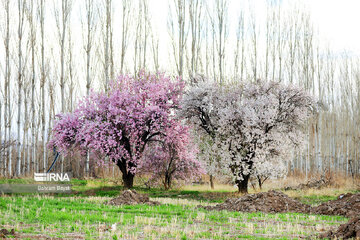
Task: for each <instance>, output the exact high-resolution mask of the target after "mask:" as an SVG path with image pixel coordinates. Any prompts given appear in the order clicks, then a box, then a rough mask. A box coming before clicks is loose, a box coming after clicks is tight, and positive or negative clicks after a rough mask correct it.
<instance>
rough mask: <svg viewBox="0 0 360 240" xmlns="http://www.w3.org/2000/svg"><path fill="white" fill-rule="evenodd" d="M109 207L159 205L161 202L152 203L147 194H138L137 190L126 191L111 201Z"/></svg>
mask: <svg viewBox="0 0 360 240" xmlns="http://www.w3.org/2000/svg"><path fill="white" fill-rule="evenodd" d="M107 204H108V205H114V206H117V205H134V204H147V205H159V204H160V203H159V202H155V201H150V199H149V196H148V195H147V194H141V193H137V192H136V191H135V190H125V191H123V192H122V193H121V194H120V195H119V196H118V197H116V198H113V199H111V200H110V201H109V202H107Z"/></svg>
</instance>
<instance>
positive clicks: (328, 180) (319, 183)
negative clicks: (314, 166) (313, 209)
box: [284, 175, 333, 191]
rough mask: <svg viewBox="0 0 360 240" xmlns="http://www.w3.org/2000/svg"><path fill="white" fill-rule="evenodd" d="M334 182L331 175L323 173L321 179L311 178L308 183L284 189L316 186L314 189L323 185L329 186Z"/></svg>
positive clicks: (302, 188) (301, 188)
mask: <svg viewBox="0 0 360 240" xmlns="http://www.w3.org/2000/svg"><path fill="white" fill-rule="evenodd" d="M332 182H333V180H332V178H331V176H330V177H329V176H327V175H326V176H325V175H322V176H321V177H320V178H319V179H310V180H309V181H307V182H306V183H301V184H299V185H297V186H295V187H291V186H288V187H285V188H284V190H286V191H287V190H304V189H309V188H314V189H320V188H323V187H328V186H329V185H331V184H332Z"/></svg>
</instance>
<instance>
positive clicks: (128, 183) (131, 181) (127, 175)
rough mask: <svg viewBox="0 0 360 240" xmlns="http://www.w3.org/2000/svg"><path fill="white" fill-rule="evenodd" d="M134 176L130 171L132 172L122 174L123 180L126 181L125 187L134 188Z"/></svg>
mask: <svg viewBox="0 0 360 240" xmlns="http://www.w3.org/2000/svg"><path fill="white" fill-rule="evenodd" d="M134 177H135V175H134V174H132V173H130V172H128V173H125V174H124V173H123V174H122V179H123V182H124V188H126V189H130V188H133V186H134Z"/></svg>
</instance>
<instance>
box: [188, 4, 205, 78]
mask: <svg viewBox="0 0 360 240" xmlns="http://www.w3.org/2000/svg"><path fill="white" fill-rule="evenodd" d="M202 8H203V1H202V0H190V1H189V19H190V29H191V67H190V74H189V75H190V76H194V74H196V73H197V72H198V67H199V66H198V65H199V58H200V46H201V32H202V20H203V11H202Z"/></svg>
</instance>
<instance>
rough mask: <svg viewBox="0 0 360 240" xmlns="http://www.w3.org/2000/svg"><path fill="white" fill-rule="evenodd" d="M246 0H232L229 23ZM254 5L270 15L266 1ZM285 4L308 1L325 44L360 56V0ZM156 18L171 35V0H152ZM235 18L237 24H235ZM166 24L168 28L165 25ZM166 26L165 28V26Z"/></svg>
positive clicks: (284, 0) (259, 12) (287, 0)
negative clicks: (168, 22) (168, 29)
mask: <svg viewBox="0 0 360 240" xmlns="http://www.w3.org/2000/svg"><path fill="white" fill-rule="evenodd" d="M246 2H247V1H243V0H229V22H230V24H236V19H237V18H236V15H237V14H238V9H239V7H238V6H239V5H240V4H246ZM250 2H251V4H252V8H253V9H254V10H255V11H256V12H257V15H258V16H259V17H260V18H261V15H262V16H265V15H266V6H265V3H266V0H251V1H250ZM281 2H282V4H284V5H285V4H287V3H293V2H297V3H301V2H302V3H304V5H305V7H306V9H307V10H308V11H309V12H310V14H311V17H312V20H313V23H314V27H315V30H317V31H318V33H319V37H320V39H319V40H320V41H321V42H322V44H325V45H329V47H331V49H333V51H334V52H337V53H341V52H343V51H347V52H348V53H352V54H355V55H359V56H360V27H359V24H360V0H282V1H281ZM149 3H150V9H151V11H152V20H153V21H154V23H155V24H154V25H155V28H156V26H157V27H158V31H159V33H160V34H167V29H166V24H163V23H164V22H166V21H167V14H168V13H167V10H168V0H149ZM234 20H235V23H234ZM164 27H165V28H164ZM163 28H164V29H163Z"/></svg>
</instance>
